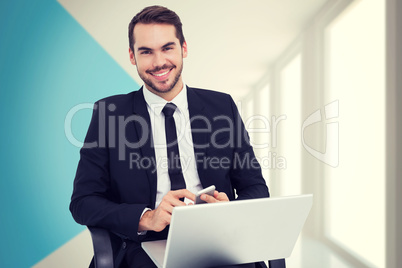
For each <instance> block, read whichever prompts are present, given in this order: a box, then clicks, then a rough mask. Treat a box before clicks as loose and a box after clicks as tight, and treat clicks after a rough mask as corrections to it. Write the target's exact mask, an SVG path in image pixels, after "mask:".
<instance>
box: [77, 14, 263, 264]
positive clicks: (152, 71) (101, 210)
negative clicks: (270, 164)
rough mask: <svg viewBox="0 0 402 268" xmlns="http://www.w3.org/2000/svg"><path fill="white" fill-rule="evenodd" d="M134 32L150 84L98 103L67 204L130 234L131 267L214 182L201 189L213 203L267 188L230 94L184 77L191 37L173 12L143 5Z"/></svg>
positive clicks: (136, 56)
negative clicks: (146, 244) (175, 214)
mask: <svg viewBox="0 0 402 268" xmlns="http://www.w3.org/2000/svg"><path fill="white" fill-rule="evenodd" d="M129 42H130V48H129V55H130V61H131V63H132V64H133V65H135V66H136V67H137V71H138V74H139V76H140V77H141V79H142V80H143V81H144V86H142V87H141V89H140V90H138V91H134V92H131V93H129V94H126V95H117V96H112V97H108V98H105V99H102V100H100V101H98V102H97V103H95V106H94V112H93V116H92V120H91V123H90V126H89V129H88V133H87V136H86V139H85V143H84V146H83V148H82V149H81V152H80V153H81V159H80V162H79V164H78V168H77V174H76V178H75V181H74V191H73V195H72V200H71V204H70V210H71V212H72V215H73V217H74V219H75V220H76V221H77V222H78V223H80V224H84V225H87V226H98V227H102V228H105V229H108V230H110V231H111V232H112V233H113V234H115V235H116V237H114V238H113V239H116V240H124V241H125V242H126V243H127V250H126V254H125V262H126V263H127V264H128V265H129V266H130V267H153V263H152V261H151V260H150V259H149V257H148V256H147V255H146V254H145V253H144V251H143V250H142V249H141V245H140V244H141V242H142V241H147V240H156V239H166V236H167V232H168V225H169V223H170V217H171V213H172V211H173V208H174V207H175V206H183V205H187V204H189V203H192V202H194V199H195V195H194V194H195V193H196V192H197V191H198V190H200V189H202V188H205V187H208V186H210V185H215V186H216V190H217V191H215V194H214V196H208V195H203V196H202V199H203V200H205V201H206V202H208V203H212V202H225V201H229V200H234V199H248V198H260V197H268V196H269V193H268V188H267V186H266V183H265V180H264V179H263V177H262V174H261V168H260V166H259V164H258V162H257V160H256V158H255V156H254V152H253V149H252V147H251V146H250V144H249V138H248V135H247V132H246V130H245V127H244V125H243V123H242V121H241V118H240V116H239V113H238V110H237V108H236V105H235V103H234V102H233V100H232V98H231V97H230V96H229V95H227V94H223V93H218V92H215V91H210V90H203V89H196V88H191V87H187V86H186V85H185V84H184V83H183V80H182V75H181V73H182V68H183V58H185V57H186V56H187V44H186V42H185V40H184V36H183V33H182V25H181V22H180V19H179V17H178V16H177V15H176V13H174V12H173V11H171V10H169V9H166V8H164V7H160V6H152V7H147V8H145V9H144V10H142V11H141V12H140V13H138V14H137V15H136V16H135V17H134V18H133V19H132V21H131V22H130V25H129ZM172 105H173V106H172ZM172 107H173V108H172ZM168 108H169V109H170V108H172V110H171V111H172V112H171V113H170V114H169V112H168V110H169V109H168ZM168 124H170V125H168ZM172 129H173V130H172ZM172 135H173V136H172ZM170 136H172V137H174V140H173V142H171V141H172V140H169V139H170V138H169V137H170ZM236 196H237V197H236ZM257 213H258V212H257ZM211 242H212V243H213V241H211ZM236 267H237V266H236ZM241 267H243V266H241ZM244 267H254V264H249V265H245V266H244Z"/></svg>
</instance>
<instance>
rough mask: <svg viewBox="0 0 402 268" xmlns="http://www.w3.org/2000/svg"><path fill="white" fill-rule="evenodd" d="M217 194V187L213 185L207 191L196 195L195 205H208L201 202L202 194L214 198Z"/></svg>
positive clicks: (203, 190)
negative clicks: (215, 193)
mask: <svg viewBox="0 0 402 268" xmlns="http://www.w3.org/2000/svg"><path fill="white" fill-rule="evenodd" d="M214 192H215V185H211V186H209V187H207V188H205V189H202V190H201V191H199V192H198V193H197V194H196V195H195V204H203V203H206V202H205V201H204V200H201V195H202V194H207V195H212V196H214Z"/></svg>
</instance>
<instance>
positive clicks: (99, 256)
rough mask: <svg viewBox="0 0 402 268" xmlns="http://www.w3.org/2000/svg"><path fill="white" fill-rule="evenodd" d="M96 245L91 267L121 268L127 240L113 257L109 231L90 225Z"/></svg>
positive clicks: (280, 264) (274, 265) (273, 266)
mask: <svg viewBox="0 0 402 268" xmlns="http://www.w3.org/2000/svg"><path fill="white" fill-rule="evenodd" d="M88 229H89V231H90V233H91V237H92V244H93V247H94V258H93V259H92V261H91V264H90V266H89V268H118V267H119V268H120V265H121V264H122V260H123V257H124V251H125V249H126V242H124V241H122V243H121V246H120V249H119V251H118V253H117V255H116V257H115V258H113V249H112V241H111V237H110V234H109V231H107V230H106V229H102V228H98V227H88ZM268 264H269V268H286V264H285V259H280V260H271V261H268ZM256 268H267V266H266V265H265V263H258V264H257V267H256Z"/></svg>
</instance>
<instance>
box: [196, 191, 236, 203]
mask: <svg viewBox="0 0 402 268" xmlns="http://www.w3.org/2000/svg"><path fill="white" fill-rule="evenodd" d="M201 200H204V201H205V202H207V203H216V202H228V201H229V198H228V196H227V195H226V194H225V193H224V192H218V191H215V192H214V196H211V195H208V194H202V195H201Z"/></svg>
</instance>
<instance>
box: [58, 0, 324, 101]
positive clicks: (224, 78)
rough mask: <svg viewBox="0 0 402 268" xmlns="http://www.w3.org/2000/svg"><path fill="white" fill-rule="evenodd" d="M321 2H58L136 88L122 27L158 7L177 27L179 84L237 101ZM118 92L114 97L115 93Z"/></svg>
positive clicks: (89, 0) (60, 0)
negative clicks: (182, 55)
mask: <svg viewBox="0 0 402 268" xmlns="http://www.w3.org/2000/svg"><path fill="white" fill-rule="evenodd" d="M325 2H327V0H260V1H258V0H249V1H244V0H241V1H240V0H231V1H229V0H220V1H218V0H203V1H183V0H181V1H179V0H166V1H147V0H135V1H133V0H131V1H129V0H119V1H112V0H85V1H82V0H59V3H60V4H61V5H62V6H63V7H64V8H65V9H66V10H67V11H68V12H69V13H70V14H71V15H72V16H73V17H74V18H75V19H76V20H77V21H78V22H79V23H80V24H81V25H82V26H83V27H84V28H85V29H86V30H87V31H88V32H89V33H90V34H91V35H92V36H93V38H94V39H95V40H96V41H97V42H99V44H100V45H101V46H102V47H103V48H104V49H105V50H106V51H107V52H108V53H109V54H110V55H111V57H112V58H114V59H115V60H116V62H117V63H118V64H120V65H121V67H122V68H123V69H124V70H125V71H126V72H127V73H129V74H130V75H131V76H132V77H133V78H134V79H135V80H136V81H137V82H138V83H139V84H140V85H141V84H142V81H141V80H140V78H139V77H138V75H137V71H136V69H135V67H134V66H133V65H131V63H130V62H129V57H128V37H127V35H128V34H127V27H128V23H129V22H130V20H131V18H132V17H133V16H134V15H135V14H136V13H137V12H139V11H140V10H141V9H142V8H144V7H146V6H148V5H153V4H160V5H163V6H166V7H168V8H170V9H172V10H174V11H175V12H176V13H177V14H178V15H179V16H180V18H181V20H182V23H183V31H184V36H185V38H186V41H187V44H188V50H189V55H188V57H187V58H186V59H185V60H184V66H185V67H184V71H183V74H184V79H185V81H186V83H187V84H188V85H190V86H194V87H202V88H209V89H215V90H218V91H223V92H227V93H230V94H231V95H232V96H233V97H234V98H235V99H237V100H240V99H242V98H243V97H245V95H246V94H247V92H249V91H250V90H251V89H252V88H253V87H254V86H255V85H256V83H257V82H258V81H259V80H261V79H262V78H263V76H264V75H265V74H266V72H267V70H268V68H269V66H270V65H271V64H272V63H273V62H274V61H275V59H277V58H278V57H279V56H280V55H281V53H283V51H284V50H285V49H286V48H287V47H288V46H289V45H290V44H291V43H292V41H293V40H295V38H296V37H297V36H298V35H299V34H300V33H301V31H302V30H303V29H305V28H306V26H308V25H309V23H310V22H311V20H312V18H313V16H314V15H315V14H316V13H317V12H318V11H319V10H320V9H321V7H322V6H323V5H324V4H325ZM117 93H118V92H117Z"/></svg>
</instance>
